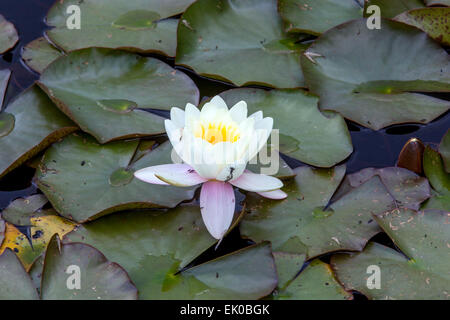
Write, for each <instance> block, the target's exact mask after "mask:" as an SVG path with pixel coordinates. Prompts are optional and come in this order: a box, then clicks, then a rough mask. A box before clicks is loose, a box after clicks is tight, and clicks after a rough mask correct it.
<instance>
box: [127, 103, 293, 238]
mask: <svg viewBox="0 0 450 320" xmlns="http://www.w3.org/2000/svg"><path fill="white" fill-rule="evenodd" d="M272 127H273V119H272V118H269V117H267V118H263V113H262V112H261V111H258V112H256V113H254V114H252V115H250V116H247V104H246V103H245V101H240V102H238V103H236V104H235V105H234V106H233V107H232V108H231V109H228V107H227V105H226V103H225V101H224V100H223V99H222V98H221V97H219V96H215V97H214V98H212V99H211V101H210V102H208V103H206V104H205V105H204V106H203V108H202V110H201V111H200V110H199V109H197V107H195V106H194V105H192V104H190V103H188V104H187V105H186V108H185V111H183V110H181V109H179V108H172V109H171V111H170V120H165V128H166V132H167V135H168V136H169V140H170V142H171V143H172V146H173V148H174V150H175V152H176V154H177V155H178V156H179V158H180V159H181V160H182V163H173V164H164V165H157V166H152V167H148V168H144V169H141V170H138V171H136V172H135V174H134V175H135V177H136V178H138V179H140V180H142V181H145V182H148V183H152V184H160V185H166V184H170V185H174V186H179V187H191V186H195V185H198V184H203V185H202V189H201V192H200V210H201V214H202V218H203V221H204V223H205V225H206V228H207V229H208V231H209V233H210V234H211V235H212V236H213V237H214V238H216V239H222V237H223V236H224V235H225V233H226V232H227V230H228V228H229V227H230V225H231V222H232V220H233V216H234V211H235V205H236V204H235V196H234V191H233V186H235V187H238V188H240V189H243V190H247V191H251V192H257V193H258V194H260V195H261V196H263V197H266V198H270V199H284V198H286V196H287V195H286V194H285V193H284V192H283V191H281V190H280V188H281V187H282V186H283V183H282V182H281V181H280V180H279V179H277V178H275V177H272V176H269V175H264V174H256V173H253V172H250V171H249V170H246V165H247V163H248V162H249V160H250V159H253V157H255V156H256V155H257V154H258V152H259V151H260V150H261V148H262V147H263V146H264V145H265V143H266V142H267V139H268V138H269V135H270V133H271V131H272Z"/></svg>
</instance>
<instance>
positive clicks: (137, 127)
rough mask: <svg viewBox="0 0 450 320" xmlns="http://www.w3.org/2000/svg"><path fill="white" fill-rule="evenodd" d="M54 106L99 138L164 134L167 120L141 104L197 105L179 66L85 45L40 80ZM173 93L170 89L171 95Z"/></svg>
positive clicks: (162, 106) (193, 88) (152, 106)
mask: <svg viewBox="0 0 450 320" xmlns="http://www.w3.org/2000/svg"><path fill="white" fill-rule="evenodd" d="M38 84H39V86H41V87H42V88H43V89H44V91H46V92H47V94H48V95H49V97H50V98H51V99H52V100H53V101H54V102H55V103H56V105H57V106H58V107H59V108H60V109H61V110H62V111H63V112H64V113H65V114H67V116H69V117H70V118H71V119H72V120H74V121H75V122H76V123H77V124H78V125H79V126H80V127H81V129H82V130H83V131H86V132H88V133H90V134H91V135H93V136H94V137H96V138H97V140H98V141H100V142H101V143H106V142H109V141H112V140H119V139H124V138H132V137H141V136H151V135H158V134H161V133H164V124H163V121H164V119H163V118H162V117H160V116H157V115H155V114H152V113H150V112H146V111H144V110H136V108H137V107H139V109H166V110H167V109H170V108H171V107H174V106H178V107H181V108H184V106H185V105H186V103H188V102H190V103H193V104H195V105H197V104H198V99H199V91H198V89H197V87H196V85H195V84H194V82H193V81H192V80H191V79H190V78H189V77H188V76H187V75H185V74H184V73H182V72H181V71H178V70H175V69H173V68H171V67H170V66H168V65H167V64H165V63H163V62H161V61H159V60H157V59H154V58H146V57H141V56H138V55H135V54H132V53H127V52H121V51H115V50H108V49H96V48H91V49H85V50H79V51H74V52H71V53H69V54H68V55H67V56H64V57H61V58H59V59H58V60H56V61H55V62H53V63H52V64H51V65H50V66H49V67H48V68H47V69H46V70H45V71H44V72H43V73H42V75H41V78H40V80H39V81H38ZM167 92H170V94H167Z"/></svg>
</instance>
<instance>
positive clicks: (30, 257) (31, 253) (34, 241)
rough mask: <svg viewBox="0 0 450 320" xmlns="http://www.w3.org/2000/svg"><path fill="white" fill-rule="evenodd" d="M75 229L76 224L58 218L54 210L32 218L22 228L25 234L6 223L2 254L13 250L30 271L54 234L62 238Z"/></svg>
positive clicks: (1, 248) (0, 247) (0, 249)
mask: <svg viewBox="0 0 450 320" xmlns="http://www.w3.org/2000/svg"><path fill="white" fill-rule="evenodd" d="M31 215H32V213H30V216H31ZM23 227H25V228H23ZM74 227H75V224H73V223H72V222H70V221H68V220H66V219H64V218H61V217H60V216H58V215H57V214H56V212H55V211H54V210H53V209H50V210H45V211H43V212H40V213H39V215H36V216H32V217H31V218H30V222H29V224H27V225H25V226H22V228H21V230H22V231H23V232H22V231H20V230H19V229H18V228H17V227H16V226H14V225H13V224H11V223H6V231H5V239H4V241H3V244H2V245H1V246H0V254H1V253H2V252H4V251H5V250H7V249H8V248H9V249H10V250H13V251H14V252H15V253H16V254H17V257H18V258H19V259H20V261H21V262H22V264H23V266H24V267H25V269H26V270H29V269H30V268H31V266H32V264H33V262H34V261H35V260H36V259H37V258H38V257H39V256H40V255H41V254H42V253H43V252H44V251H45V249H46V248H47V244H48V242H49V241H50V239H51V237H52V236H53V235H54V234H58V235H60V236H61V237H62V236H63V235H65V234H66V233H68V232H70V231H72V230H73V228H74Z"/></svg>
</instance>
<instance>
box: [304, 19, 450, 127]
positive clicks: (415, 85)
mask: <svg viewBox="0 0 450 320" xmlns="http://www.w3.org/2000/svg"><path fill="white" fill-rule="evenodd" d="M381 24H382V28H381V29H374V30H370V29H368V28H367V26H366V20H365V19H359V20H353V21H350V22H347V23H344V24H342V25H340V26H338V27H335V28H333V29H331V30H329V31H327V32H325V33H324V34H323V35H321V36H320V37H319V38H318V39H317V40H316V41H315V42H314V43H313V44H312V45H311V46H310V47H309V48H308V50H307V51H306V52H305V53H304V54H303V55H302V58H301V62H302V68H303V72H304V75H305V81H306V83H307V85H308V87H309V88H310V89H311V91H312V92H314V93H316V94H318V95H319V96H320V108H321V109H322V110H335V111H337V112H339V113H340V114H342V115H343V116H344V117H346V118H348V119H350V120H353V121H355V122H357V123H359V124H361V125H363V126H366V127H369V128H372V129H375V130H378V129H381V128H383V127H386V126H389V125H392V124H396V123H405V122H414V123H428V122H430V121H431V120H433V119H435V118H436V117H438V116H439V115H441V114H443V113H445V112H446V111H447V110H449V108H450V103H449V102H448V101H445V100H442V99H438V98H435V97H431V96H428V95H425V94H424V93H428V92H449V91H450V77H449V74H450V58H449V56H448V54H447V53H446V52H445V50H444V49H442V48H441V47H440V46H439V45H438V44H437V43H436V42H435V41H433V40H432V39H430V38H429V37H428V36H427V35H426V34H425V33H423V32H422V31H420V30H418V29H417V28H414V27H412V26H408V25H405V24H403V23H400V22H396V21H391V20H387V19H381ZM349 43H351V44H352V46H349V45H348V44H349ZM411 44H414V45H411ZM355 47H357V48H359V49H358V50H357V51H354V50H353V49H354V48H355ZM412 66H413V67H412ZM419 79H420V80H419Z"/></svg>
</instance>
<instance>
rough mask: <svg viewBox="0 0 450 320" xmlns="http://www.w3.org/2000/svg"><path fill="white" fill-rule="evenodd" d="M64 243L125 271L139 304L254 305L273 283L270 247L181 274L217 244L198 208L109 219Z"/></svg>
mask: <svg viewBox="0 0 450 320" xmlns="http://www.w3.org/2000/svg"><path fill="white" fill-rule="evenodd" d="M64 240H65V241H66V242H85V243H87V244H90V245H92V246H95V247H96V248H98V249H100V250H101V251H102V252H103V253H104V254H105V255H106V257H108V259H110V260H113V261H116V262H117V263H119V264H120V265H121V266H123V267H124V268H125V270H127V271H128V273H129V275H130V277H131V279H132V280H133V282H134V283H135V284H136V287H137V288H138V290H139V297H140V298H141V299H257V298H261V297H263V296H265V295H267V294H269V293H270V292H271V291H272V290H273V289H274V287H275V286H276V283H277V281H276V271H275V266H274V261H273V257H272V254H271V250H270V245H269V244H268V243H261V244H258V245H254V246H250V247H247V248H245V249H242V250H239V251H237V252H234V253H232V254H229V255H226V256H223V257H221V258H218V259H215V260H212V261H209V262H206V263H204V264H201V265H198V266H196V267H192V268H188V269H183V268H184V267H185V266H187V265H188V263H190V262H191V261H192V260H193V259H194V258H196V257H197V256H198V255H199V254H201V253H202V252H203V251H205V250H206V249H207V248H209V247H210V246H211V245H213V244H214V242H215V241H216V240H215V239H213V238H212V237H211V236H210V235H209V234H208V232H207V231H206V228H205V226H204V224H203V221H202V218H201V215H200V209H199V207H198V206H181V207H178V208H176V209H171V210H169V211H166V212H161V211H159V212H157V211H153V212H151V211H150V212H123V213H119V214H114V215H110V216H107V217H104V218H102V219H99V220H96V221H94V222H91V223H88V224H84V225H83V226H80V227H79V228H78V229H77V230H75V231H74V232H72V233H70V234H68V235H67V236H66V237H65V239H64ZM124 248H126V249H125V250H124ZM249 262H250V263H249ZM180 270H181V272H180V273H178V271H180Z"/></svg>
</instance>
